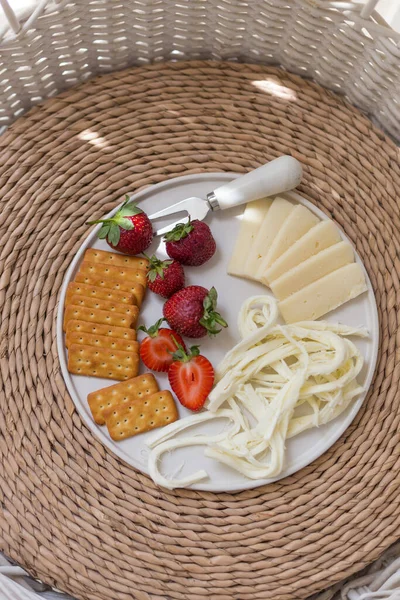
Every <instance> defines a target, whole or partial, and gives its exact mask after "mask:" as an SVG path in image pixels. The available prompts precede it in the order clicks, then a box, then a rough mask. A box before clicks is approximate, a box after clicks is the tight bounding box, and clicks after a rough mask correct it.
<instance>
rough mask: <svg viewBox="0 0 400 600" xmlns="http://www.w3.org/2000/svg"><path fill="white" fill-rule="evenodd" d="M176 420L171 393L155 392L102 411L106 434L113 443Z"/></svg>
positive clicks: (176, 415)
mask: <svg viewBox="0 0 400 600" xmlns="http://www.w3.org/2000/svg"><path fill="white" fill-rule="evenodd" d="M177 418H178V410H177V408H176V404H175V401H174V399H173V397H172V394H171V392H169V391H163V392H156V393H155V394H152V395H151V396H146V397H145V398H140V400H135V401H132V402H123V403H122V404H119V405H117V406H115V407H114V408H113V409H107V410H106V411H104V419H105V421H106V425H107V429H108V433H109V434H110V436H111V439H113V440H114V441H120V440H124V439H126V438H128V437H131V436H133V435H137V434H139V433H144V432H145V431H150V430H151V429H156V428H157V427H163V426H164V425H169V423H173V422H174V421H176V420H177Z"/></svg>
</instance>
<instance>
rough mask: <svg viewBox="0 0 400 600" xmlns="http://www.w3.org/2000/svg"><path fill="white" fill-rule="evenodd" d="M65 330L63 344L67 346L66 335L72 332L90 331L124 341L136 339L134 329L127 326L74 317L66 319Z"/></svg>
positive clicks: (67, 338)
mask: <svg viewBox="0 0 400 600" xmlns="http://www.w3.org/2000/svg"><path fill="white" fill-rule="evenodd" d="M66 331H67V333H66V336H65V342H66V343H65V345H66V346H67V348H68V346H69V341H68V340H69V337H68V335H69V334H70V333H73V332H77V333H90V334H92V335H101V336H106V337H109V338H116V339H120V340H126V341H128V340H136V331H135V329H129V328H128V327H113V326H112V325H100V324H99V323H88V322H87V321H76V320H74V319H72V320H71V321H68V323H67V327H66Z"/></svg>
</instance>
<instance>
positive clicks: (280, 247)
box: [260, 204, 319, 272]
mask: <svg viewBox="0 0 400 600" xmlns="http://www.w3.org/2000/svg"><path fill="white" fill-rule="evenodd" d="M317 223H319V219H318V217H317V216H316V215H314V214H313V213H312V212H311V210H308V208H306V207H305V206H302V205H301V204H298V205H297V206H295V208H294V209H293V210H292V211H291V213H290V214H289V216H288V218H287V219H286V220H285V222H284V223H283V225H282V227H281V228H280V230H279V231H278V233H277V235H276V236H275V239H274V241H273V242H272V244H271V246H270V248H269V250H268V252H267V254H266V255H265V257H264V259H263V261H262V263H261V265H260V269H261V271H262V272H265V271H266V270H267V269H268V268H269V267H270V266H271V265H272V264H273V263H274V262H275V261H276V260H277V259H278V258H279V257H280V256H282V254H283V253H284V252H286V250H287V249H288V248H290V246H292V245H293V244H294V243H295V242H297V240H298V239H300V238H301V237H302V236H303V235H304V234H305V233H307V231H309V230H310V229H311V227H314V225H317Z"/></svg>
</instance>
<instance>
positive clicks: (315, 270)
mask: <svg viewBox="0 0 400 600" xmlns="http://www.w3.org/2000/svg"><path fill="white" fill-rule="evenodd" d="M352 262H354V252H353V248H352V247H351V246H350V244H348V243H347V242H339V243H338V244H335V245H334V246H330V247H329V248H326V249H325V250H322V252H319V253H318V254H316V255H315V256H311V258H309V259H308V260H306V261H304V262H302V263H300V264H299V265H297V266H296V267H293V269H290V271H288V272H287V273H285V274H284V275H281V276H280V277H278V279H275V281H273V282H272V283H271V284H270V288H271V290H272V292H273V293H274V296H275V297H276V298H277V299H278V300H284V299H285V298H287V297H288V296H291V295H292V294H294V293H295V292H298V291H299V290H301V289H302V288H304V287H306V286H307V285H309V284H310V283H313V282H314V281H317V279H321V277H325V275H329V273H332V271H336V269H340V267H344V266H345V265H349V264H350V263H352Z"/></svg>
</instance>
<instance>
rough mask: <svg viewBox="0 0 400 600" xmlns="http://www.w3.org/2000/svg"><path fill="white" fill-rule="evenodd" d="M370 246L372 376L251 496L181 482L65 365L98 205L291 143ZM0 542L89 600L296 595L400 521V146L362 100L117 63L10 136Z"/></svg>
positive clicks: (256, 73) (1, 144) (312, 180)
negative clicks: (100, 409)
mask: <svg viewBox="0 0 400 600" xmlns="http://www.w3.org/2000/svg"><path fill="white" fill-rule="evenodd" d="M286 153H290V154H292V155H293V156H295V157H296V158H298V159H299V160H300V161H301V162H302V163H303V165H304V168H305V175H304V180H303V183H302V185H301V186H300V190H301V192H302V193H303V194H304V195H305V196H306V197H307V198H308V199H310V200H311V201H313V202H315V203H316V204H318V206H320V207H322V208H323V209H324V210H325V211H326V212H327V213H328V214H331V215H332V216H333V217H334V218H335V219H336V221H337V222H338V223H339V224H340V225H341V226H342V227H343V228H344V230H345V231H346V233H347V235H348V236H349V237H350V238H351V239H352V241H353V242H354V243H355V244H356V246H357V250H358V252H359V253H360V255H361V256H362V258H363V259H364V262H365V265H366V267H367V269H368V272H369V275H370V277H371V280H372V283H373V286H374V289H375V292H376V298H377V303H378V307H379V315H380V326H381V349H380V358H379V362H378V367H377V373H376V377H375V382H374V385H373V388H372V389H371V392H370V394H369V397H368V400H367V401H366V402H365V403H364V406H363V408H362V410H361V411H360V413H359V415H358V416H357V418H356V420H355V421H354V423H353V424H352V425H351V427H350V428H349V429H348V430H347V431H346V433H345V434H344V435H343V436H342V438H341V439H340V440H339V442H338V443H337V444H335V446H334V447H332V448H331V450H330V451H329V452H326V453H325V454H324V455H323V456H322V457H321V458H320V459H319V460H317V461H315V462H314V463H312V464H311V465H310V466H309V467H307V468H305V469H303V470H302V471H301V472H299V473H297V474H296V475H294V476H292V477H289V478H287V479H285V480H283V481H280V482H279V483H276V484H273V485H269V486H266V487H262V488H259V489H255V490H251V491H247V492H243V493H240V494H235V495H228V494H211V493H201V492H193V491H186V490H184V491H176V492H172V493H169V492H166V491H164V490H162V489H159V488H157V487H155V486H154V485H153V483H152V481H150V480H149V479H148V478H147V477H146V476H144V475H142V474H140V473H137V472H136V471H135V470H134V469H132V468H130V467H128V466H126V465H125V464H124V463H123V462H121V461H120V460H119V459H117V458H116V457H115V456H113V455H112V454H111V453H110V452H108V451H106V450H105V448H104V447H103V446H102V445H101V444H100V443H99V442H98V441H97V439H96V438H95V437H94V436H93V435H92V433H91V432H90V431H88V430H87V428H86V427H85V426H84V425H83V423H82V421H81V419H80V417H79V415H78V414H77V412H76V411H75V409H74V406H73V404H72V402H71V400H70V398H69V396H68V393H67V391H66V388H65V385H64V382H63V379H62V377H61V375H60V371H59V362H58V358H57V350H56V322H55V318H56V308H57V302H58V294H59V290H60V286H61V283H62V280H63V277H64V273H65V270H66V269H67V267H68V265H69V263H70V261H71V259H72V257H73V256H74V254H75V252H76V251H77V249H78V247H79V245H80V244H81V243H82V241H83V239H84V238H85V236H86V235H87V233H88V227H87V226H86V225H85V221H86V220H87V219H88V217H89V216H93V215H98V214H101V213H102V212H107V211H108V210H110V209H111V208H112V207H114V206H115V205H116V203H117V202H119V201H120V200H121V198H122V196H123V194H125V193H126V192H132V191H135V190H137V189H139V188H141V187H143V186H146V185H150V184H152V183H156V182H159V181H163V180H165V179H167V178H171V177H176V176H178V175H184V174H189V173H200V172H207V171H208V172H212V171H221V170H222V171H237V172H240V173H242V172H245V171H248V170H250V169H252V168H254V167H256V166H258V165H260V164H261V163H264V162H265V161H267V160H271V159H273V158H274V157H276V156H278V155H280V154H286ZM0 190H1V199H0V201H1V212H0V231H1V236H0V244H1V246H0V248H1V254H0V271H1V274H2V275H1V280H0V308H1V346H0V352H1V397H0V403H1V404H0V461H1V463H0V541H1V547H0V549H1V550H3V551H4V552H5V553H6V554H7V555H8V556H9V557H11V558H12V559H14V560H15V561H17V562H18V563H20V564H21V565H23V566H24V567H26V568H27V569H28V570H29V571H30V572H31V573H32V574H33V575H34V576H36V577H38V578H40V579H42V580H44V581H45V582H47V583H50V584H52V585H55V586H56V587H58V588H59V589H62V590H65V591H68V592H70V593H71V594H72V595H74V596H76V597H77V598H82V599H90V600H105V599H107V600H108V599H110V600H111V599H112V600H128V599H133V598H134V599H138V600H156V599H160V598H167V599H168V600H170V599H176V600H181V599H189V598H190V599H191V600H204V599H205V598H211V599H213V600H232V599H236V600H254V599H260V600H266V599H268V598H271V599H272V598H273V599H274V600H283V599H289V598H291V599H295V598H296V599H298V598H301V597H306V596H307V595H309V594H311V593H312V592H315V591H318V590H321V589H323V588H325V587H328V586H329V585H331V584H333V583H335V582H337V581H338V580H340V579H342V578H344V577H345V576H348V575H350V574H351V573H353V572H355V571H357V570H359V569H361V568H362V567H364V566H365V565H366V564H367V563H368V562H370V561H372V560H373V559H375V558H376V557H377V556H378V555H379V554H380V553H381V552H382V551H383V550H384V549H385V548H386V547H387V546H389V544H391V543H392V542H394V541H395V540H396V539H397V538H398V537H399V534H400V495H399V482H400V427H399V417H400V410H399V402H400V397H399V373H400V366H399V341H400V339H399V332H398V307H399V305H400V299H399V273H400V262H399V259H398V253H399V248H400V217H399V207H398V203H397V198H398V197H400V168H399V150H398V149H397V148H396V146H395V145H394V144H393V143H392V142H391V141H390V140H389V139H388V138H387V137H385V135H384V134H383V133H382V132H381V131H379V130H378V129H377V128H375V127H374V126H373V125H372V124H371V123H370V122H369V120H368V119H367V118H366V117H364V116H363V115H361V114H360V113H359V112H358V111H357V110H356V109H354V108H352V107H351V106H348V105H347V104H345V103H344V102H343V101H342V100H341V99H339V98H338V97H337V96H335V95H334V94H332V93H330V92H327V91H326V90H324V89H322V88H321V87H319V86H317V85H314V84H312V83H309V82H305V81H303V80H302V79H300V78H298V77H296V76H293V75H290V74H288V73H285V72H282V71H280V70H278V69H275V68H270V67H263V66H252V65H241V64H231V63H207V62H196V63H175V64H173V63H167V64H159V65H155V66H151V67H144V68H136V69H131V70H128V71H124V72H120V73H113V74H110V75H106V76H102V77H100V78H97V79H95V80H94V81H89V82H88V83H85V84H83V85H81V86H80V87H78V88H75V89H72V90H70V91H68V92H65V93H63V94H62V95H61V96H59V97H57V98H54V99H52V100H49V101H47V102H45V103H44V104H42V105H41V106H38V107H37V108H35V109H34V110H33V111H31V112H30V113H29V114H28V115H26V116H24V117H23V118H21V119H19V120H18V121H17V122H16V123H15V124H14V125H13V126H12V127H10V129H9V130H8V132H7V133H6V134H5V135H3V136H2V137H0Z"/></svg>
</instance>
